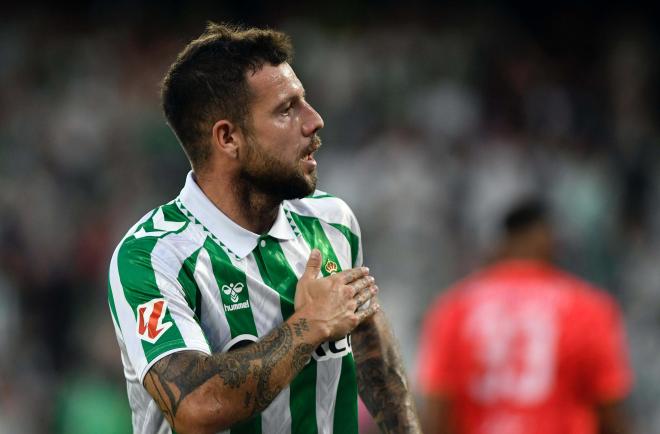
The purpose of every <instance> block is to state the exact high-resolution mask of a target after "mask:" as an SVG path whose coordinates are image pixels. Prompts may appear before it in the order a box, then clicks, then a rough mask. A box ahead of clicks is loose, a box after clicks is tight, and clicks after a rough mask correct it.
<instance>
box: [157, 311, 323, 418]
mask: <svg viewBox="0 0 660 434" xmlns="http://www.w3.org/2000/svg"><path fill="white" fill-rule="evenodd" d="M308 330H309V327H308V325H307V322H306V320H305V319H304V318H301V319H299V320H298V321H296V322H294V323H293V324H291V325H289V324H287V323H284V324H282V325H281V326H280V327H278V328H276V329H275V330H273V331H272V332H271V333H269V334H268V335H266V336H265V337H264V338H263V339H262V340H260V341H258V342H256V343H254V344H251V345H248V346H246V347H243V348H240V349H237V350H235V351H230V352H228V353H218V354H214V355H211V356H207V355H205V354H202V353H199V352H194V351H181V352H178V353H174V354H172V355H170V356H167V357H164V358H163V359H161V360H159V361H158V362H156V363H155V364H154V366H153V367H152V368H151V369H150V370H149V372H148V373H147V376H146V377H145V380H144V384H145V387H147V389H148V390H150V392H151V394H152V396H153V397H154V399H155V400H156V402H157V403H158V405H159V407H160V408H161V410H162V411H163V413H164V414H165V416H166V417H167V418H168V420H169V421H170V423H171V424H172V426H173V427H174V421H175V419H176V415H177V411H178V410H179V408H180V405H181V403H182V401H183V400H184V399H185V398H186V397H187V396H188V395H190V394H191V393H193V392H194V391H195V390H197V388H199V387H200V386H201V385H202V384H204V383H206V382H207V381H209V380H210V379H212V378H214V377H215V376H218V377H220V379H222V383H223V384H224V386H226V387H227V388H229V389H238V388H241V387H244V386H246V385H247V384H248V383H250V385H248V388H247V389H246V391H245V393H244V395H243V403H244V405H245V406H246V407H247V408H251V409H252V411H251V413H255V412H259V411H262V410H263V409H265V408H266V407H267V406H268V405H269V404H270V403H271V402H272V401H273V399H275V397H276V396H277V395H278V394H279V392H280V391H281V390H282V388H283V387H284V386H286V384H288V382H289V381H290V379H291V378H292V377H290V378H287V380H286V381H282V380H281V379H279V380H278V379H277V378H276V380H275V381H273V373H274V371H275V370H281V369H285V370H286V372H288V373H289V374H287V375H291V376H293V375H296V374H297V373H298V372H299V371H300V370H301V369H302V368H303V367H304V366H305V364H306V363H307V361H308V360H309V357H310V355H311V352H312V351H313V350H314V346H313V345H310V344H307V343H297V344H295V345H294V337H293V334H294V333H295V335H296V336H297V337H302V336H303V334H304V332H305V331H308ZM287 359H288V360H290V363H285V364H284V365H282V363H283V362H285V361H286V360H287ZM287 365H288V366H287ZM174 428H175V429H176V427H174Z"/></svg>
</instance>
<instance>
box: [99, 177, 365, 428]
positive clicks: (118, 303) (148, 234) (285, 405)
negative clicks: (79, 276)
mask: <svg viewBox="0 0 660 434" xmlns="http://www.w3.org/2000/svg"><path fill="white" fill-rule="evenodd" d="M314 247H316V248H318V249H319V250H320V251H321V253H322V254H323V264H322V267H321V268H322V274H323V275H329V274H331V273H334V272H336V271H341V270H342V269H347V268H351V267H354V266H359V265H362V249H361V244H360V229H359V226H358V223H357V220H356V219H355V217H354V215H353V213H352V211H351V210H350V208H349V207H348V206H347V205H346V204H345V203H344V202H343V201H342V200H340V199H338V198H335V197H332V196H330V195H328V194H325V193H323V192H320V191H318V190H317V191H316V192H315V193H314V194H313V195H312V196H310V197H307V198H304V199H300V200H292V201H284V202H283V203H282V205H281V206H280V209H279V214H278V216H277V219H276V221H275V223H274V224H273V227H272V228H271V229H270V231H269V232H268V233H267V234H264V235H257V234H254V233H252V232H250V231H248V230H246V229H244V228H242V227H240V226H238V225H237V224H236V223H234V222H233V221H231V220H230V219H229V218H228V217H227V216H225V215H224V214H223V213H222V212H221V211H220V210H218V209H217V208H216V207H215V205H213V203H212V202H211V201H210V200H209V199H208V198H207V197H206V196H205V195H204V193H203V192H202V191H201V189H200V188H199V187H198V186H197V184H196V182H195V180H194V178H193V175H192V172H191V173H190V174H189V175H188V178H187V180H186V184H185V186H184V188H183V189H182V191H181V193H180V195H179V196H178V197H177V198H176V199H174V200H173V201H171V202H169V203H167V204H165V205H163V206H161V207H159V208H156V209H155V210H153V211H151V212H150V213H148V214H147V215H146V216H144V217H143V218H142V219H141V220H140V221H139V222H138V223H137V224H136V225H135V226H133V227H132V228H131V229H130V230H129V231H128V233H127V234H126V236H125V237H124V238H123V239H122V241H121V242H120V243H119V245H118V246H117V248H116V250H115V252H114V254H113V256H112V261H111V264H110V272H109V291H108V301H109V304H110V311H111V313H112V318H113V321H114V325H115V331H116V333H117V340H118V342H119V347H120V349H121V357H122V362H123V364H124V374H125V376H126V382H127V388H128V397H129V402H130V405H131V409H132V412H133V430H134V433H136V434H155V433H159V434H161V433H170V432H172V431H171V429H170V427H169V425H168V423H167V420H166V419H165V418H164V416H163V414H162V413H161V411H160V410H159V409H158V407H157V405H156V403H155V402H154V401H153V400H152V399H151V397H150V395H149V394H148V393H147V391H146V390H145V388H144V387H143V386H142V381H143V378H144V376H145V375H146V373H147V371H148V370H149V368H150V367H151V366H152V365H153V364H154V363H155V362H156V361H158V360H159V359H161V358H162V357H164V356H166V355H168V354H172V353H174V352H177V351H184V350H197V351H202V352H204V353H207V354H211V353H217V352H224V351H229V350H230V349H231V348H233V347H234V346H236V345H241V344H244V343H246V342H250V341H256V340H258V339H259V338H261V337H262V336H265V335H266V334H268V333H269V332H270V331H271V330H272V329H273V328H275V327H276V326H278V325H279V324H280V323H282V321H284V320H286V319H287V318H288V317H289V316H290V315H291V314H292V313H293V311H294V306H293V301H294V295H295V290H296V283H297V281H298V279H299V277H300V276H301V275H302V273H303V271H304V268H305V264H306V263H307V258H308V257H309V254H310V252H311V249H312V248H314ZM357 431H358V428H357V384H356V375H355V362H354V360H353V354H352V352H351V343H350V335H349V336H348V337H346V338H344V339H342V340H340V341H337V342H326V343H324V344H322V345H321V346H320V347H319V348H317V350H316V351H315V353H314V354H313V358H312V360H311V361H310V363H308V364H307V365H306V366H305V368H304V369H303V370H302V371H301V372H300V373H299V374H298V376H297V377H296V378H295V379H294V380H293V381H292V382H291V384H290V385H289V386H288V387H287V388H286V389H284V390H283V391H282V392H281V393H280V394H279V395H278V396H277V398H276V399H275V400H274V401H273V402H272V403H271V405H270V406H269V407H268V408H267V409H265V410H264V411H263V412H262V413H261V414H258V415H255V416H254V417H252V418H251V419H250V420H248V421H246V422H243V423H241V424H239V425H237V426H235V427H232V428H231V430H230V431H228V432H231V433H232V434H239V433H304V434H310V433H319V434H326V433H327V434H330V433H338V434H347V433H357Z"/></svg>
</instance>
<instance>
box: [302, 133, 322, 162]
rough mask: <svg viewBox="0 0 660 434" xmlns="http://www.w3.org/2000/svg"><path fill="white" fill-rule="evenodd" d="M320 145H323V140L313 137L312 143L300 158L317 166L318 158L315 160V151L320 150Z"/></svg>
mask: <svg viewBox="0 0 660 434" xmlns="http://www.w3.org/2000/svg"><path fill="white" fill-rule="evenodd" d="M320 147H321V140H320V139H312V143H310V144H309V146H308V147H307V149H306V150H305V153H304V154H303V155H302V157H301V158H300V159H301V160H302V161H303V162H305V163H307V164H310V165H312V166H313V167H316V160H314V153H315V152H316V151H318V149H319V148H320Z"/></svg>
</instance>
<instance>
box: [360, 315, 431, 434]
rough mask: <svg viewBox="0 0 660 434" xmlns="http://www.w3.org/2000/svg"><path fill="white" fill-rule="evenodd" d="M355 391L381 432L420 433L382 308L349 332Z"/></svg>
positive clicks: (401, 367) (414, 409)
mask: <svg viewBox="0 0 660 434" xmlns="http://www.w3.org/2000/svg"><path fill="white" fill-rule="evenodd" d="M351 337H352V340H351V341H352V343H353V355H354V356H355V363H356V365H357V379H358V391H359V393H360V397H361V398H362V401H363V402H364V404H365V405H366V407H367V409H369V412H370V413H371V415H372V416H373V418H374V420H375V422H376V423H377V424H378V427H379V428H380V430H381V432H383V433H421V432H422V431H421V428H420V423H419V418H418V416H417V410H416V408H415V401H414V399H413V397H412V395H411V394H410V392H409V387H408V380H407V378H406V374H405V371H404V369H403V364H402V362H401V356H400V355H399V351H398V348H397V346H396V341H395V339H394V336H393V334H392V332H391V330H390V327H389V325H388V323H387V321H386V319H385V315H384V314H383V313H382V312H378V313H376V314H375V315H374V316H373V317H371V318H368V319H367V320H366V321H364V322H363V323H362V324H360V325H359V326H358V327H357V328H356V329H355V330H354V331H353V333H352V335H351Z"/></svg>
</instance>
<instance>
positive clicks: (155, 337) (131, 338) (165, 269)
mask: <svg viewBox="0 0 660 434" xmlns="http://www.w3.org/2000/svg"><path fill="white" fill-rule="evenodd" d="M156 241H157V239H153V238H152V239H149V238H145V239H143V240H139V241H134V242H131V241H128V242H124V243H123V244H122V245H120V246H119V247H118V248H117V250H116V251H115V253H114V255H113V257H112V261H111V264H110V272H109V292H108V298H109V304H110V310H111V312H112V315H113V319H114V322H115V326H116V327H115V329H116V331H117V333H118V335H119V339H120V342H121V343H123V345H124V346H125V349H126V354H127V357H128V359H129V360H128V362H129V365H130V367H132V368H133V369H132V371H133V372H132V373H133V375H135V376H136V377H137V379H138V380H139V381H140V383H142V380H143V379H144V376H145V375H146V373H147V372H148V370H149V368H150V367H151V366H152V365H153V364H154V363H156V362H157V361H158V360H160V359H161V358H163V357H164V356H166V355H168V354H171V353H174V352H177V351H183V350H197V351H202V352H204V353H207V354H210V348H209V345H208V343H207V340H206V338H205V336H204V333H203V331H202V329H201V327H200V325H199V322H198V317H197V316H196V315H195V312H194V304H192V303H191V300H189V297H187V296H186V294H187V293H190V288H183V287H182V285H181V282H180V281H179V280H178V279H177V277H176V275H175V273H177V271H178V270H177V271H175V270H174V267H171V266H168V264H167V263H166V262H165V261H163V260H162V259H160V258H158V257H154V256H153V255H152V251H153V245H154V244H155V243H156ZM187 290H188V291H187ZM193 293H194V291H193ZM124 364H125V365H127V363H126V361H124ZM128 371H131V369H127V373H128Z"/></svg>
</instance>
